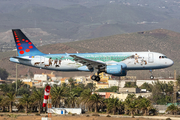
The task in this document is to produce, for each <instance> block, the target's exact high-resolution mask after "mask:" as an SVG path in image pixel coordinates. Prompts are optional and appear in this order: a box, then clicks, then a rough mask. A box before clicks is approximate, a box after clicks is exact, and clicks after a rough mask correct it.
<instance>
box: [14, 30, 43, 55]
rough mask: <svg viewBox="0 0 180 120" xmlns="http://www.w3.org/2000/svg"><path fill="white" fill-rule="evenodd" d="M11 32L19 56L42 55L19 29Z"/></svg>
mask: <svg viewBox="0 0 180 120" xmlns="http://www.w3.org/2000/svg"><path fill="white" fill-rule="evenodd" d="M12 32H13V35H14V40H15V43H16V48H17V51H18V55H19V56H34V55H42V54H44V53H42V52H40V51H39V50H38V49H37V48H36V47H35V46H34V45H33V43H32V42H31V41H30V40H29V39H28V38H27V37H26V36H25V35H24V33H23V32H22V31H21V30H20V29H13V30H12Z"/></svg>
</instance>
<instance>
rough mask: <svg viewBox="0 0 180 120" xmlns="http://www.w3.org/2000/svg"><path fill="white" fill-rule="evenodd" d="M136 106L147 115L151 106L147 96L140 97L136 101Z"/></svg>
mask: <svg viewBox="0 0 180 120" xmlns="http://www.w3.org/2000/svg"><path fill="white" fill-rule="evenodd" d="M138 103H139V104H138V107H139V108H140V109H142V110H144V111H145V113H144V115H147V114H148V113H149V109H150V107H151V102H150V100H148V99H147V98H144V97H143V98H141V99H140V100H139V102H138Z"/></svg>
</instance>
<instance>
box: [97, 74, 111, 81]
mask: <svg viewBox="0 0 180 120" xmlns="http://www.w3.org/2000/svg"><path fill="white" fill-rule="evenodd" d="M99 77H100V79H101V82H105V83H108V80H109V79H111V75H109V74H106V73H104V72H101V73H100V74H99Z"/></svg>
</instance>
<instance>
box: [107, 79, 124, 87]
mask: <svg viewBox="0 0 180 120" xmlns="http://www.w3.org/2000/svg"><path fill="white" fill-rule="evenodd" d="M108 84H109V87H112V86H119V87H120V84H121V80H108Z"/></svg>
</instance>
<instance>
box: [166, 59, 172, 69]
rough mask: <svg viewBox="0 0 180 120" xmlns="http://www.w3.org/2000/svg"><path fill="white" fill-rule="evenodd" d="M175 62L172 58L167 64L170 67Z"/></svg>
mask: <svg viewBox="0 0 180 120" xmlns="http://www.w3.org/2000/svg"><path fill="white" fill-rule="evenodd" d="M173 64H174V62H173V61H172V60H171V59H169V60H168V61H167V65H168V66H169V67H170V66H172V65H173Z"/></svg>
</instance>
